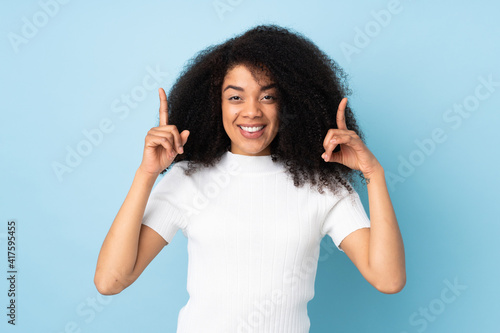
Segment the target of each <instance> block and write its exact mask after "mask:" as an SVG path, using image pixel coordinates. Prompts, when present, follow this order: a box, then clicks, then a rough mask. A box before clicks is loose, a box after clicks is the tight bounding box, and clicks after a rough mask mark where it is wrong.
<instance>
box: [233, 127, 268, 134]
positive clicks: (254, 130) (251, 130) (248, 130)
mask: <svg viewBox="0 0 500 333" xmlns="http://www.w3.org/2000/svg"><path fill="white" fill-rule="evenodd" d="M238 127H239V128H241V129H242V130H244V131H245V132H249V133H255V132H258V131H260V130H262V129H263V128H264V127H266V125H263V126H250V127H247V126H241V125H238Z"/></svg>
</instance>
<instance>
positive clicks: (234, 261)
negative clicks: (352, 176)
mask: <svg viewBox="0 0 500 333" xmlns="http://www.w3.org/2000/svg"><path fill="white" fill-rule="evenodd" d="M185 169H187V161H181V162H177V163H174V164H173V165H171V167H170V168H169V169H168V171H167V172H166V173H165V174H164V177H163V178H162V179H161V180H160V181H159V182H158V184H157V185H156V186H155V188H153V190H152V192H151V195H150V197H149V200H148V203H147V205H146V209H145V213H144V218H143V221H142V223H143V224H145V225H147V226H149V227H151V228H152V229H153V230H155V231H156V232H157V233H158V234H160V235H161V236H162V237H163V238H164V239H165V240H166V241H167V242H169V243H170V242H171V240H172V238H173V236H174V235H175V234H176V232H177V231H178V230H179V229H181V230H182V232H183V234H184V236H186V237H187V239H188V256H189V260H188V278H187V291H188V293H189V300H188V302H187V303H186V305H185V306H184V307H183V308H182V309H181V310H180V312H179V317H178V326H177V333H197V332H203V333H225V332H227V333H235V332H237V333H247V332H272V333H279V332H284V333H285V332H286V333H295V332H297V333H305V332H309V327H310V321H309V317H308V314H307V303H308V302H309V301H310V300H311V299H312V298H313V296H314V280H315V278H316V269H317V263H318V258H319V252H320V242H321V239H322V238H323V237H324V236H325V235H327V234H328V235H329V236H330V237H331V238H332V240H333V242H334V243H335V245H336V246H337V248H338V249H339V250H340V251H342V250H341V249H340V248H339V247H338V246H339V244H340V242H341V241H342V240H343V239H344V237H346V236H347V235H348V234H350V233H351V232H353V231H355V230H357V229H360V228H367V227H370V220H369V219H368V216H367V214H366V212H365V210H364V208H363V205H362V203H361V201H360V199H359V196H358V194H357V193H353V194H352V195H348V192H347V190H346V189H343V192H342V195H339V196H334V195H333V194H332V193H331V191H329V190H327V189H326V188H325V192H324V194H320V193H319V192H318V191H317V190H316V189H315V188H313V189H311V188H310V187H309V184H307V183H306V184H305V185H304V186H302V187H295V186H294V184H293V181H292V178H291V176H289V175H288V174H287V173H286V170H285V168H284V166H283V165H282V164H280V163H274V162H273V161H272V159H271V156H270V155H267V156H247V155H240V154H233V153H231V152H230V151H227V152H226V153H224V155H223V156H222V159H221V161H220V162H219V163H218V164H217V165H216V166H215V167H213V168H201V169H199V170H198V171H196V172H195V173H194V174H192V175H191V176H186V175H184V170H185ZM351 199H354V200H351Z"/></svg>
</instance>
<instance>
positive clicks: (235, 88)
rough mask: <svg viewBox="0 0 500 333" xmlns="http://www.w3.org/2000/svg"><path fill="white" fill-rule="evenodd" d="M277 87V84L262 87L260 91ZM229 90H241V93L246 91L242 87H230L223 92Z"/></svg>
mask: <svg viewBox="0 0 500 333" xmlns="http://www.w3.org/2000/svg"><path fill="white" fill-rule="evenodd" d="M277 86H278V85H277V84H276V83H271V84H268V85H267V86H263V87H261V88H260V91H264V90H268V89H271V88H274V87H277ZM229 88H233V89H234V90H239V91H245V89H243V88H242V87H238V86H233V85H228V86H227V87H226V88H224V90H223V91H222V92H224V91H226V90H228V89H229Z"/></svg>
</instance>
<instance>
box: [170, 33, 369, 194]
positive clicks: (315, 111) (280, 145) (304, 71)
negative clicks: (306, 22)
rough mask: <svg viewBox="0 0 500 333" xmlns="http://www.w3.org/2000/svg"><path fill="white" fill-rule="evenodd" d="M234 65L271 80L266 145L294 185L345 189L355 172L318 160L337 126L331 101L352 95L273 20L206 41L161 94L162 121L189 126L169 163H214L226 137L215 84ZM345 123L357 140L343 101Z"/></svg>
mask: <svg viewBox="0 0 500 333" xmlns="http://www.w3.org/2000/svg"><path fill="white" fill-rule="evenodd" d="M239 64H244V65H246V66H247V67H248V68H249V69H250V70H251V71H252V73H254V72H255V71H256V70H259V69H265V70H266V71H267V74H268V75H269V77H270V78H271V79H272V80H273V82H276V83H277V89H278V93H279V129H278V133H277V134H276V137H275V138H274V140H273V141H272V142H271V145H270V149H271V158H272V160H273V162H282V163H284V165H285V168H286V170H287V172H288V173H289V174H291V175H292V178H293V182H294V185H295V186H297V187H301V186H303V185H304V183H305V182H308V183H309V184H310V186H311V188H313V186H317V190H318V191H319V192H320V193H324V191H323V187H325V186H326V187H327V188H329V189H330V190H331V191H332V193H334V194H337V193H338V191H339V190H340V188H341V187H342V186H343V187H344V188H345V189H347V190H348V192H349V193H352V192H353V191H354V189H353V188H352V187H351V184H350V183H352V182H353V181H354V177H353V176H354V175H358V176H361V175H360V173H359V172H357V170H352V169H350V168H348V167H347V166H345V165H342V164H340V163H333V162H332V163H326V162H325V161H324V160H323V159H322V158H321V155H322V154H323V152H324V148H323V140H324V138H325V136H326V134H327V132H328V130H329V129H330V128H337V122H336V115H337V109H338V105H339V103H340V101H341V100H342V98H344V97H345V96H346V95H348V94H351V91H350V89H349V88H348V85H347V82H346V79H347V75H346V74H345V72H344V71H343V70H342V68H341V67H340V66H339V65H338V64H337V63H336V62H335V61H334V60H332V59H330V58H329V57H328V55H326V54H325V53H324V52H323V51H321V50H320V49H319V48H318V47H317V46H316V45H315V44H314V43H313V42H311V41H310V40H309V39H308V38H306V37H304V36H302V35H301V34H300V33H297V32H295V31H293V32H292V31H291V29H285V28H283V27H280V26H277V25H274V24H270V25H258V26H256V27H254V28H252V29H250V30H248V31H246V32H244V33H242V34H241V35H238V36H236V37H234V38H230V39H229V40H227V41H225V42H224V43H222V44H218V45H211V46H209V47H207V48H206V49H204V50H202V51H200V52H198V53H197V54H196V55H195V56H194V57H193V58H191V59H190V60H189V61H188V62H187V64H186V66H185V67H184V69H183V71H182V72H181V74H180V76H179V78H178V79H177V80H176V82H175V83H174V85H173V86H172V88H171V89H170V91H169V93H168V95H169V97H168V113H169V115H168V119H169V124H174V125H176V127H177V129H178V131H179V133H180V132H181V131H183V130H185V129H187V130H189V131H190V135H189V138H188V140H187V142H186V144H185V145H184V153H183V154H178V155H177V156H176V157H175V159H174V162H173V163H175V162H179V161H183V160H187V161H188V169H187V170H186V171H185V173H186V175H190V174H192V173H193V172H195V171H196V170H197V169H198V168H200V167H202V166H204V167H211V166H214V165H215V164H216V163H217V162H218V161H220V159H221V157H222V155H223V154H224V153H225V152H226V151H227V150H229V148H230V146H231V140H230V139H229V137H228V135H227V134H226V132H225V130H224V127H223V122H222V108H221V102H222V97H221V96H222V83H223V81H224V77H225V75H226V73H227V72H228V71H229V70H230V69H232V68H233V67H234V66H236V65H239ZM345 120H346V125H347V128H348V129H350V130H353V131H355V132H356V133H357V134H358V136H359V137H360V138H361V140H362V141H363V142H364V135H363V133H362V132H361V130H360V129H359V128H358V125H357V124H356V120H355V117H354V115H353V112H352V110H351V109H350V108H349V106H347V107H346V109H345ZM338 149H339V147H338V146H337V148H336V149H335V150H334V151H338ZM166 171H167V169H165V170H163V171H162V172H161V174H163V173H165V172H166ZM340 185H341V186H340Z"/></svg>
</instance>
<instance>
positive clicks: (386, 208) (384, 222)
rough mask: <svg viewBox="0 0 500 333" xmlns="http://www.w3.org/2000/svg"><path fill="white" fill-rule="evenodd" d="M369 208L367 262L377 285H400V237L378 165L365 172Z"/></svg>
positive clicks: (403, 274) (402, 266)
mask: <svg viewBox="0 0 500 333" xmlns="http://www.w3.org/2000/svg"><path fill="white" fill-rule="evenodd" d="M365 179H366V183H367V189H368V199H369V208H370V225H371V228H370V245H369V256H368V258H369V259H368V260H369V262H368V265H369V267H370V269H371V270H372V272H373V274H374V276H377V279H378V280H379V285H381V286H388V288H389V289H393V288H394V289H398V288H400V287H401V288H402V285H404V284H405V282H406V270H405V254H404V246H403V239H402V237H401V232H400V230H399V226H398V221H397V219H396V214H395V213H394V209H393V207H392V203H391V199H390V197H389V192H388V190H387V184H386V180H385V172H384V169H383V168H382V166H380V167H378V168H377V169H376V170H375V171H374V172H372V173H371V174H369V175H365Z"/></svg>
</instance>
